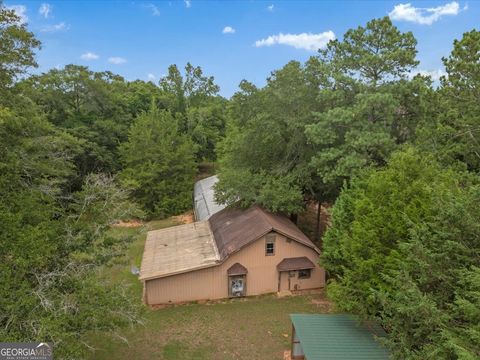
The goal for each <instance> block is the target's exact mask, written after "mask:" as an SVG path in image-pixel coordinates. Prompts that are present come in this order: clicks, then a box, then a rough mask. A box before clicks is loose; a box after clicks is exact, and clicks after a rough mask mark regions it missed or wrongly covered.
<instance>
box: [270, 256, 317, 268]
mask: <svg viewBox="0 0 480 360" xmlns="http://www.w3.org/2000/svg"><path fill="white" fill-rule="evenodd" d="M313 268H315V264H314V263H313V262H312V261H311V260H310V259H309V258H307V257H306V256H302V257H294V258H285V259H283V260H282V261H280V262H279V263H278V265H277V269H278V271H290V270H304V269H313Z"/></svg>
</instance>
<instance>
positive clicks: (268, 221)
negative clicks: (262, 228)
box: [256, 205, 275, 231]
mask: <svg viewBox="0 0 480 360" xmlns="http://www.w3.org/2000/svg"><path fill="white" fill-rule="evenodd" d="M256 208H257V209H258V210H259V211H260V213H261V214H262V216H263V217H264V218H265V219H266V221H267V223H268V224H269V225H270V231H272V230H275V226H273V224H272V222H271V220H270V218H269V217H268V215H267V213H266V211H265V210H264V209H263V208H262V207H260V206H258V205H256Z"/></svg>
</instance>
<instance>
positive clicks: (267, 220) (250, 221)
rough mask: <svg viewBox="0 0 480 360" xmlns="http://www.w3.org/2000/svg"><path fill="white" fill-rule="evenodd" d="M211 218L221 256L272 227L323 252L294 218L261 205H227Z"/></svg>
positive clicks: (271, 229)
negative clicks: (268, 209) (269, 210)
mask: <svg viewBox="0 0 480 360" xmlns="http://www.w3.org/2000/svg"><path fill="white" fill-rule="evenodd" d="M208 222H209V223H210V229H211V230H212V232H213V237H214V239H215V242H216V244H217V248H218V252H219V254H220V258H221V260H223V259H225V258H226V257H228V256H230V255H231V254H232V253H234V252H236V251H238V250H240V249H241V248H243V247H244V246H246V245H248V244H250V243H252V242H253V241H256V240H258V239H259V238H261V237H262V236H264V235H266V234H268V233H269V232H271V231H275V232H277V233H279V234H282V235H284V236H286V237H288V238H290V239H292V240H295V241H297V242H299V243H301V244H303V245H305V246H308V247H310V248H312V249H314V250H315V251H317V252H319V250H318V249H317V248H316V247H315V245H314V244H313V243H312V242H311V241H310V239H309V238H308V237H307V236H306V235H305V234H304V233H303V232H302V231H301V230H300V229H299V228H298V227H297V226H296V225H295V224H294V223H293V222H291V221H290V219H288V218H287V217H285V216H281V215H274V214H272V213H269V212H267V211H265V210H263V209H262V208H260V207H258V206H254V207H251V208H249V209H247V210H242V209H234V208H226V209H223V210H222V211H220V212H218V213H217V214H215V215H213V216H212V217H211V218H210V219H209V220H208Z"/></svg>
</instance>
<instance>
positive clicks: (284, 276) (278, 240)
mask: <svg viewBox="0 0 480 360" xmlns="http://www.w3.org/2000/svg"><path fill="white" fill-rule="evenodd" d="M318 257H319V250H318V248H317V247H316V246H315V245H314V244H313V243H312V242H311V241H310V239H308V238H307V236H305V234H303V233H302V231H300V229H298V228H297V226H296V225H295V224H294V223H293V222H291V221H290V220H289V219H288V218H287V217H284V216H281V215H275V214H271V213H269V212H267V211H265V210H264V209H262V208H260V207H258V206H254V207H251V208H249V209H246V210H241V209H233V208H224V209H220V210H219V211H218V212H216V213H214V214H209V215H208V219H206V220H202V221H197V222H194V223H192V224H184V225H179V226H174V227H171V228H167V229H161V230H155V231H150V232H148V234H147V239H146V242H145V249H144V253H143V258H142V265H141V269H140V276H139V279H140V280H141V281H142V282H143V289H144V291H143V300H144V302H145V303H146V304H150V305H153V304H168V303H177V302H187V301H196V300H213V299H221V298H227V297H238V296H250V295H259V294H265V293H274V292H287V293H288V292H293V291H298V290H305V289H314V288H321V287H323V286H324V285H325V272H324V270H323V269H322V268H321V267H319V265H318Z"/></svg>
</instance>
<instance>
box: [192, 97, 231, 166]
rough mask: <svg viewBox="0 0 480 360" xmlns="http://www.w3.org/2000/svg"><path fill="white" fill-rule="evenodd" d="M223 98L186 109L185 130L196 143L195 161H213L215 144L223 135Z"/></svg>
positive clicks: (224, 114)
mask: <svg viewBox="0 0 480 360" xmlns="http://www.w3.org/2000/svg"><path fill="white" fill-rule="evenodd" d="M225 102H226V101H225V100H223V99H218V100H217V101H210V104H205V105H203V106H201V107H193V108H190V109H189V110H188V111H187V115H186V116H187V132H188V134H189V135H190V137H191V139H192V141H193V142H194V144H195V145H196V151H195V153H196V154H195V155H196V156H195V157H196V159H197V161H203V160H206V161H215V160H216V158H217V154H216V149H217V144H218V143H219V142H220V141H221V140H222V139H223V137H224V136H225V130H226V129H225V127H226V111H225V107H226V106H225Z"/></svg>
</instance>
